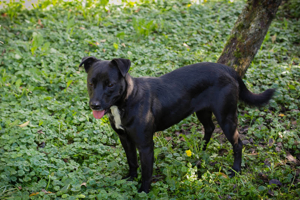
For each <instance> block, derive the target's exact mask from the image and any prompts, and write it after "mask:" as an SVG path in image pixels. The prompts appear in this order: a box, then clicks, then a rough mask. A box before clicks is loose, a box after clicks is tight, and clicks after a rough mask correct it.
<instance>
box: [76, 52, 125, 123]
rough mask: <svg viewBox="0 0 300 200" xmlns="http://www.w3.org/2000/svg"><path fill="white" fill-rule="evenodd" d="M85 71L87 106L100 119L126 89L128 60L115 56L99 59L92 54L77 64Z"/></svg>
mask: <svg viewBox="0 0 300 200" xmlns="http://www.w3.org/2000/svg"><path fill="white" fill-rule="evenodd" d="M82 65H84V69H85V71H86V72H87V74H88V75H87V87H88V93H89V97H90V101H89V106H90V108H91V109H92V110H93V115H94V117H95V118H97V119H100V118H102V117H103V115H104V114H105V113H106V112H107V111H108V110H109V108H110V107H111V106H113V105H114V104H115V103H116V102H117V101H118V100H119V99H120V98H121V97H122V96H123V94H124V92H125V91H126V80H125V76H126V74H127V72H128V70H129V68H130V60H128V59H123V58H115V59H113V60H111V61H108V60H100V59H97V58H95V57H93V56H89V57H84V58H83V59H82V61H81V63H80V65H79V67H80V66H82Z"/></svg>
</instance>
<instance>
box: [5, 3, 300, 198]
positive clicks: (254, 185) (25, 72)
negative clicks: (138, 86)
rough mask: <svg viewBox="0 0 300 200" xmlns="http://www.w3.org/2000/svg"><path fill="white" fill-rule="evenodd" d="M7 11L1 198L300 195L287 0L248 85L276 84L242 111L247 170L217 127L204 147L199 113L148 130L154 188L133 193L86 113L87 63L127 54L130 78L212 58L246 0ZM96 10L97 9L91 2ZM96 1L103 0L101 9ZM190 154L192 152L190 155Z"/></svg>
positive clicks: (296, 78)
mask: <svg viewBox="0 0 300 200" xmlns="http://www.w3.org/2000/svg"><path fill="white" fill-rule="evenodd" d="M86 2H87V3H86V4H82V1H79V0H78V1H60V2H58V1H55V0H52V1H50V0H48V1H43V2H39V4H38V5H37V6H36V7H35V8H33V9H31V10H26V9H21V7H20V5H21V4H20V3H10V5H9V6H8V7H7V6H6V4H4V8H3V9H1V10H0V25H1V26H0V54H1V56H0V113H1V114H0V199H61V198H64V199H80V198H87V199H88V198H91V199H279V198H280V199H295V198H296V199H297V198H300V177H299V173H300V166H299V162H300V161H299V160H300V139H299V130H300V111H299V106H300V100H299V99H300V66H299V63H300V53H299V52H300V37H299V30H300V20H299V12H297V10H298V11H299V4H297V3H296V2H297V1H296V0H294V1H293V0H291V1H289V3H284V4H283V5H282V6H281V7H280V9H279V11H278V13H277V16H276V19H274V21H273V22H272V24H271V26H270V28H269V31H268V33H267V35H266V38H265V40H264V42H263V44H262V46H261V49H260V50H259V52H258V53H257V55H256V56H255V59H254V60H253V62H252V64H251V66H250V68H249V69H248V71H247V73H246V76H245V77H244V82H245V84H246V85H247V87H248V88H249V89H250V90H251V91H252V92H255V93H260V92H263V91H264V90H266V89H267V88H276V93H275V95H274V98H273V99H272V100H271V101H270V103H269V104H268V105H266V106H264V107H261V108H255V107H249V106H247V105H245V104H244V103H239V116H238V118H239V132H240V136H241V139H242V141H243V144H244V149H243V161H242V173H241V174H239V175H237V176H236V177H234V178H229V177H228V171H229V170H230V169H231V166H232V164H233V151H232V147H231V145H230V144H229V142H228V141H227V140H226V138H225V137H224V135H223V133H222V130H221V129H220V128H219V126H218V125H217V123H216V127H217V128H216V130H215V132H214V134H213V138H212V139H211V142H210V143H209V146H208V148H207V150H206V151H205V152H204V151H202V150H201V149H202V146H203V128H202V126H201V125H200V123H199V122H198V121H197V118H196V116H195V115H192V116H190V117H188V118H187V119H185V120H183V121H181V122H180V123H179V124H177V125H174V126H173V127H171V128H169V129H167V130H165V131H162V132H157V133H155V136H154V140H155V164H154V174H153V176H154V177H153V183H152V188H151V192H150V193H149V194H145V193H137V188H139V184H140V182H139V181H140V179H141V175H140V174H141V173H140V169H139V177H138V179H137V180H135V181H131V182H127V181H125V180H122V179H121V178H122V176H125V175H126V173H127V170H128V165H127V162H126V156H125V152H124V150H123V148H122V146H121V143H120V141H119V139H118V136H117V134H116V133H114V132H113V130H112V129H111V127H110V125H109V122H108V120H107V118H106V117H104V118H103V119H101V120H96V119H94V117H93V115H92V112H91V110H90V109H89V107H88V94H87V89H86V73H85V71H84V69H79V68H78V65H79V63H80V62H81V58H82V57H84V56H88V55H90V56H96V57H97V58H101V59H107V60H111V59H112V58H118V57H122V58H128V59H130V60H131V62H132V66H131V70H130V74H131V75H132V76H134V77H141V76H155V77H156V76H160V75H162V74H165V73H167V72H170V71H172V70H174V69H176V68H179V67H182V66H185V65H189V64H193V63H197V62H204V61H205V62H206V61H208V62H216V61H217V59H218V57H219V55H220V54H221V52H222V50H223V47H224V45H225V43H226V40H227V39H228V37H229V34H230V31H231V29H232V27H233V25H234V22H235V21H236V19H237V17H238V15H239V14H240V13H241V12H242V10H243V7H244V6H245V2H244V1H234V2H231V1H228V2H227V3H225V2H226V1H222V2H221V1H220V2H217V1H213V2H205V3H200V4H196V3H191V2H190V1H173V0H170V1H156V3H155V2H152V1H150V2H152V3H149V1H148V3H147V2H146V1H145V3H133V2H129V1H128V3H124V4H122V5H109V4H106V1H97V2H98V3H93V4H92V3H91V2H92V1H86ZM95 2H96V1H95ZM101 3H102V4H101ZM187 150H190V151H191V156H188V155H187V154H186V151H187Z"/></svg>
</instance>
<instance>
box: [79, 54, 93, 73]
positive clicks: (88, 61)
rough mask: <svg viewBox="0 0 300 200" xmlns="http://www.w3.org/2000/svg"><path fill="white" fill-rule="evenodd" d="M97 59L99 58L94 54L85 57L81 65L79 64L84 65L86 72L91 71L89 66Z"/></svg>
mask: <svg viewBox="0 0 300 200" xmlns="http://www.w3.org/2000/svg"><path fill="white" fill-rule="evenodd" d="M96 60H97V58H95V57H94V56H87V57H83V58H82V61H81V63H80V65H79V67H81V66H82V65H84V69H85V72H86V73H87V72H88V71H89V68H90V67H91V66H92V64H93V63H94V62H95V61H96Z"/></svg>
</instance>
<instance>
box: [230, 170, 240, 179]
mask: <svg viewBox="0 0 300 200" xmlns="http://www.w3.org/2000/svg"><path fill="white" fill-rule="evenodd" d="M228 172H229V178H233V177H234V176H235V175H236V174H241V170H240V171H236V170H234V169H233V170H232V169H230V170H228Z"/></svg>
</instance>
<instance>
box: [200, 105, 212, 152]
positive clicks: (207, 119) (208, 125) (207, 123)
mask: <svg viewBox="0 0 300 200" xmlns="http://www.w3.org/2000/svg"><path fill="white" fill-rule="evenodd" d="M196 115H197V117H198V119H199V121H200V122H201V123H202V125H203V126H204V132H205V135H204V140H205V144H204V147H203V150H205V149H206V147H207V144H208V142H209V140H210V138H211V135H212V133H213V131H214V130H215V125H214V123H213V122H212V119H211V117H212V112H211V111H208V110H201V111H198V112H196Z"/></svg>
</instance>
